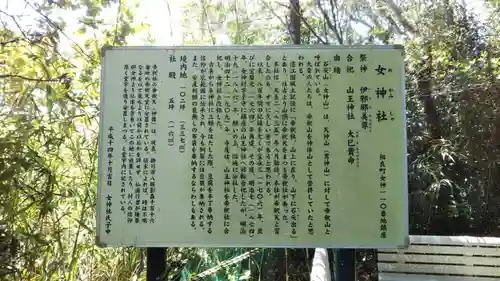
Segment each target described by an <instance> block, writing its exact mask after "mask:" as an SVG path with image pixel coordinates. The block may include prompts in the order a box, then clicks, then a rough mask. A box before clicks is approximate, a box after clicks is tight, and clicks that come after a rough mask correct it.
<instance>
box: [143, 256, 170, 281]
mask: <svg viewBox="0 0 500 281" xmlns="http://www.w3.org/2000/svg"><path fill="white" fill-rule="evenodd" d="M166 250H167V248H147V252H148V254H147V255H148V258H147V267H146V281H160V280H163V278H162V276H163V274H164V272H165V269H166V263H167V261H166V257H165V253H166Z"/></svg>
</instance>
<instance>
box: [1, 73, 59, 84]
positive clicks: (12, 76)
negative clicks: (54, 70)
mask: <svg viewBox="0 0 500 281" xmlns="http://www.w3.org/2000/svg"><path fill="white" fill-rule="evenodd" d="M1 78H20V79H23V80H28V81H36V82H57V81H60V79H61V78H51V79H43V78H30V77H26V76H22V75H17V74H0V79H1Z"/></svg>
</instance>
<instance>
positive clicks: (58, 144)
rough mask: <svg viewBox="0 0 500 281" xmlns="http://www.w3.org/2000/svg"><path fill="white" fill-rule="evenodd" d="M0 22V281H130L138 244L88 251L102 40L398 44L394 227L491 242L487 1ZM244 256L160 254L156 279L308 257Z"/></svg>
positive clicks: (258, 268) (498, 168)
mask: <svg viewBox="0 0 500 281" xmlns="http://www.w3.org/2000/svg"><path fill="white" fill-rule="evenodd" d="M158 18H161V19H164V21H158V20H156V21H155V19H158ZM0 22H1V24H2V25H1V27H0V50H1V51H0V68H1V70H0V88H1V89H2V90H1V95H0V280H22V281H38V280H40V281H42V280H44V281H45V280H47V281H50V280H96V281H98V280H103V281H104V280H110V281H111V280H113V281H115V280H116V281H123V280H145V251H144V250H142V249H136V248H118V249H101V248H98V247H96V246H95V245H94V242H95V241H94V239H95V238H94V237H95V203H96V184H97V182H96V165H97V128H98V122H99V120H98V112H99V72H100V64H99V63H100V62H99V59H100V53H99V52H100V49H101V47H102V46H104V45H113V46H121V45H158V44H160V45H180V44H184V45H200V44H204V45H207V44H208V45H210V44H332V45H342V44H344V45H351V44H393V43H399V44H404V45H405V48H406V71H407V77H406V81H407V97H406V99H407V122H408V123H407V125H408V151H409V154H408V165H409V166H408V170H409V175H408V181H409V189H410V195H409V196H410V198H409V201H410V224H411V225H410V233H411V234H435V235H452V234H456V235H459V234H467V235H475V236H500V209H499V208H498V206H500V70H499V68H498V65H499V57H500V56H499V55H500V1H499V0H489V1H488V0H469V1H455V0H443V1H432V0H406V1H403V0H401V1H399V0H356V1H355V0H307V1H306V0H302V1H299V0H290V1H288V0H224V1H222V0H192V1H187V0H183V1H181V0H177V1H176V0H171V1H169V0H142V1H140V0H135V1H132V0H10V1H9V0H1V1H0ZM250 250H252V249H240V248H238V249H197V248H170V249H169V250H168V258H167V259H168V261H167V262H168V270H169V272H168V273H167V274H166V280H189V279H192V280H238V279H239V280H293V281H295V280H308V275H309V272H310V268H309V267H310V262H309V261H310V259H311V257H312V255H313V253H314V251H313V249H279V250H278V249H275V250H270V249H266V250H264V249H255V250H254V251H252V252H251V253H250V254H248V253H247V252H248V251H250ZM244 253H247V254H246V255H245V254H244ZM239 255H244V256H243V258H244V259H243V261H241V260H238V259H237V260H236V262H230V263H228V266H227V267H225V268H222V269H221V270H219V271H218V272H216V273H211V274H201V275H200V273H202V272H203V271H204V270H207V269H210V268H212V267H214V266H216V265H217V264H218V263H220V262H223V261H226V260H229V259H231V258H233V257H236V256H239ZM248 256H250V257H249V258H248ZM358 259H359V267H360V271H359V274H358V278H359V280H369V279H372V280H374V279H373V278H375V277H376V268H375V266H374V265H375V264H374V257H373V253H372V252H371V251H358Z"/></svg>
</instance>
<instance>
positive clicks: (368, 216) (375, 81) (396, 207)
mask: <svg viewBox="0 0 500 281" xmlns="http://www.w3.org/2000/svg"><path fill="white" fill-rule="evenodd" d="M101 75H102V81H101V107H100V108H101V121H100V139H99V140H100V142H99V144H100V146H99V187H98V205H97V226H98V227H97V243H98V244H99V245H103V246H122V245H133V246H138V247H168V246H181V247H332V248H333V247H335V248H374V247H401V246H405V245H406V243H407V237H408V219H407V217H408V211H407V208H408V203H407V171H406V128H405V104H404V97H405V89H404V50H403V48H402V47H401V46H359V47H334V46H265V47H262V46H224V47H221V46H217V47H216V46H214V47H118V48H104V49H103V50H102V73H101Z"/></svg>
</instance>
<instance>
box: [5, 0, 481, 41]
mask: <svg viewBox="0 0 500 281" xmlns="http://www.w3.org/2000/svg"><path fill="white" fill-rule="evenodd" d="M26 1H28V2H29V3H36V2H38V1H39V0H0V7H1V8H2V9H3V10H4V11H7V12H8V13H9V14H11V15H19V14H25V15H36V13H35V12H34V11H33V9H32V8H30V7H27V8H26ZM191 1H193V0H191ZM269 1H272V0H269ZM54 2H57V1H54ZM124 2H125V1H124ZM127 2H131V1H127ZM140 2H141V5H140V6H139V8H138V9H137V10H135V12H136V15H135V17H136V22H144V23H149V24H150V25H151V35H152V37H153V38H155V39H156V42H155V44H154V45H160V46H168V45H180V44H182V31H183V28H182V18H183V17H182V14H181V11H182V7H184V5H185V4H186V3H188V2H190V0H143V1H140ZM466 3H467V5H468V6H469V7H470V8H472V10H473V11H475V12H476V13H477V14H479V15H480V16H481V17H482V18H483V19H486V16H487V12H486V8H485V7H484V1H481V0H466ZM168 6H170V9H168ZM78 13H79V14H81V12H78ZM103 16H104V18H105V19H108V21H110V20H111V22H106V23H108V24H113V23H114V22H113V19H115V18H116V7H113V8H110V9H107V10H106V11H105V14H104V15H103ZM38 17H39V15H38ZM63 17H64V18H65V22H66V23H67V25H68V26H67V28H68V35H70V36H71V32H73V31H76V29H77V28H78V27H79V24H78V23H77V22H76V21H75V18H76V17H75V12H68V11H66V12H64V14H63ZM0 18H1V19H5V18H6V16H5V15H4V14H0ZM30 18H32V16H31V17H30V16H27V17H24V18H23V20H22V24H23V25H25V26H29V25H30V23H32V21H31V20H30ZM171 31H172V33H171ZM71 37H73V36H71ZM142 39H143V38H142V37H136V38H132V39H131V40H129V45H143V44H144V43H143V42H144V41H143V40H142ZM217 39H218V40H217V41H218V43H219V44H228V43H229V44H230V42H228V41H229V38H228V37H227V36H226V35H225V34H218V36H217ZM61 43H62V44H64V45H66V48H65V49H69V47H70V42H69V41H68V40H67V39H64V38H62V42H61ZM63 48H64V47H63Z"/></svg>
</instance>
